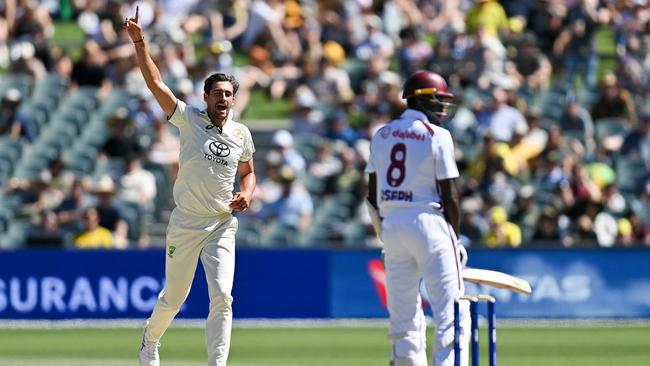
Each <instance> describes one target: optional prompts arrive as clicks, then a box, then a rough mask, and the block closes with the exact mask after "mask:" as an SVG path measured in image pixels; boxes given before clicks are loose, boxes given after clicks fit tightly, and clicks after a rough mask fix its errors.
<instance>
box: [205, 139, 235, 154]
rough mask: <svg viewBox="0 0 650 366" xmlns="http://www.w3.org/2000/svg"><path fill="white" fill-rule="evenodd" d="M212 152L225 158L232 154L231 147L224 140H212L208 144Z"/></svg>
mask: <svg viewBox="0 0 650 366" xmlns="http://www.w3.org/2000/svg"><path fill="white" fill-rule="evenodd" d="M208 148H209V149H210V152H211V153H212V154H214V155H216V156H218V157H221V158H225V157H226V156H228V155H230V148H229V147H228V145H226V144H224V143H223V142H217V141H212V142H211V143H210V145H209V146H208Z"/></svg>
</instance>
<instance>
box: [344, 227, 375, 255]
mask: <svg viewBox="0 0 650 366" xmlns="http://www.w3.org/2000/svg"><path fill="white" fill-rule="evenodd" d="M369 235H370V233H369V232H368V229H367V228H366V226H365V225H364V224H363V223H361V222H359V221H356V220H353V221H350V222H348V223H347V225H345V229H344V231H343V244H344V245H345V246H346V247H351V248H354V247H363V246H364V245H365V243H366V239H367V238H368V237H369Z"/></svg>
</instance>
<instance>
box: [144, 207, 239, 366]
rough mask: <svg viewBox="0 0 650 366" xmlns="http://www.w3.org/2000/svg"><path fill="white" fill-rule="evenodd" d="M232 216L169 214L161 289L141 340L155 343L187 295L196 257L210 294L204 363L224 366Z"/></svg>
mask: <svg viewBox="0 0 650 366" xmlns="http://www.w3.org/2000/svg"><path fill="white" fill-rule="evenodd" d="M237 226H238V222H237V218H235V217H233V216H232V215H230V214H224V215H222V216H219V217H214V218H202V217H193V216H189V215H186V214H183V213H181V212H179V209H178V208H176V209H174V211H173V212H172V215H171V218H170V220H169V226H168V227H167V252H166V260H165V288H163V290H162V291H161V292H160V295H159V296H158V301H157V302H156V306H155V307H154V309H153V312H152V314H151V317H150V318H149V320H148V321H147V325H146V332H145V336H146V337H147V340H148V341H158V340H159V339H160V338H161V337H162V336H163V334H164V333H165V331H166V330H167V328H168V327H169V325H170V324H171V322H172V320H173V319H174V317H175V316H176V314H177V313H178V311H179V310H180V308H181V305H183V303H184V302H185V299H186V298H187V295H188V294H189V292H190V287H191V285H192V280H193V279H194V273H195V271H196V265H197V263H198V259H199V257H200V258H201V262H202V263H203V268H204V270H205V277H206V280H207V283H208V292H209V296H210V312H209V314H208V319H207V322H206V327H205V338H206V343H207V348H208V365H209V366H225V365H226V361H227V359H228V352H229V350H230V333H231V328H232V296H231V292H232V286H233V277H234V273H235V233H236V232H237Z"/></svg>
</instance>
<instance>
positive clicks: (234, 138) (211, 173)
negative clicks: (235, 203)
mask: <svg viewBox="0 0 650 366" xmlns="http://www.w3.org/2000/svg"><path fill="white" fill-rule="evenodd" d="M169 121H170V122H171V123H173V124H174V125H175V126H176V127H178V129H179V131H180V140H181V151H180V159H179V171H178V177H177V178H176V183H175V184H174V202H175V203H176V206H177V207H178V209H179V210H180V211H181V212H183V213H186V214H190V215H193V216H202V217H206V216H214V215H219V214H223V213H228V212H230V211H231V210H230V208H229V207H228V204H229V203H230V200H231V199H232V196H233V185H234V183H235V177H236V175H237V166H238V164H239V162H246V161H249V160H251V159H252V158H253V153H254V152H255V146H254V144H253V138H252V136H251V133H250V131H249V129H248V127H246V126H245V125H243V124H241V123H238V122H235V121H233V119H232V117H231V116H228V120H227V121H226V123H225V124H224V125H223V130H222V131H219V128H217V127H216V126H214V125H213V124H212V122H210V119H209V118H208V115H207V113H206V112H205V111H200V110H198V109H196V108H195V107H192V106H189V105H187V104H185V102H183V101H181V100H178V101H177V103H176V109H175V110H174V113H173V114H172V115H171V116H170V117H169Z"/></svg>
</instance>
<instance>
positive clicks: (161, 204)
mask: <svg viewBox="0 0 650 366" xmlns="http://www.w3.org/2000/svg"><path fill="white" fill-rule="evenodd" d="M143 168H144V169H145V170H148V171H149V172H151V173H152V174H153V175H154V176H155V177H156V198H155V199H154V217H155V218H156V219H159V218H160V215H161V213H162V211H163V210H164V209H165V208H166V207H167V206H168V205H169V203H170V201H171V199H172V186H171V183H170V181H169V174H168V173H167V168H165V166H163V165H161V164H156V163H152V162H147V163H145V164H144V165H143Z"/></svg>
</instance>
